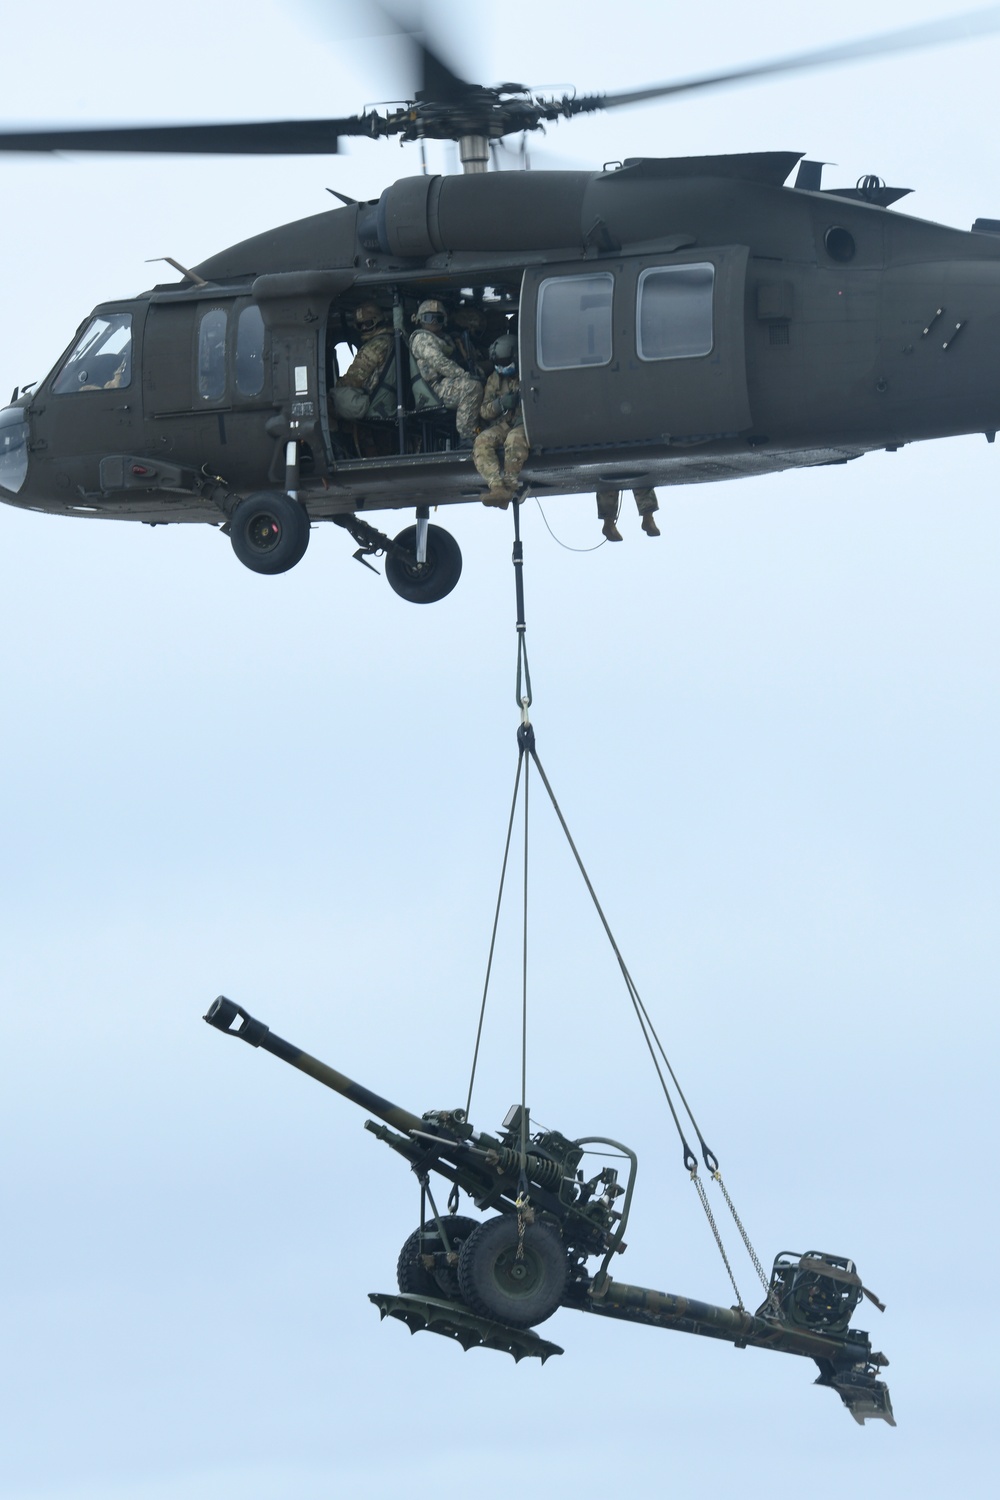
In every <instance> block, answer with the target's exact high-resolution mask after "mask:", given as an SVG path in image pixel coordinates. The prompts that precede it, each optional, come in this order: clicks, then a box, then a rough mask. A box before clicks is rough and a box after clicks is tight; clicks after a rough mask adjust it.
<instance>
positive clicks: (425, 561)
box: [333, 506, 462, 604]
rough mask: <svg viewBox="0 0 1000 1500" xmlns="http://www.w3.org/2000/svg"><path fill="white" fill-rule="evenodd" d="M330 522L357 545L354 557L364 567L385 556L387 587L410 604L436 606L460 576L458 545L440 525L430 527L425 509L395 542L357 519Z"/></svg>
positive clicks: (419, 511)
mask: <svg viewBox="0 0 1000 1500" xmlns="http://www.w3.org/2000/svg"><path fill="white" fill-rule="evenodd" d="M333 520H334V522H335V524H336V525H337V526H342V527H343V528H344V530H345V531H348V532H350V534H351V536H352V537H353V538H354V540H355V541H356V542H357V543H358V550H357V552H355V554H354V556H355V557H356V558H357V560H358V561H359V562H360V563H363V564H364V566H365V567H368V568H370V567H371V563H370V562H368V561H367V559H368V558H369V557H377V556H379V555H380V554H384V555H385V576H386V579H387V580H388V583H389V587H390V588H391V589H392V590H393V592H394V593H397V594H398V595H399V596H400V598H401V599H408V600H409V601H410V603H411V604H436V603H437V601H438V600H439V599H444V598H445V596H446V595H448V594H450V593H451V591H452V589H453V588H454V587H455V585H456V583H457V582H458V580H459V578H460V577H461V576H462V553H461V551H460V549H459V545H458V543H457V542H456V540H455V538H454V537H453V536H452V534H451V532H450V531H445V529H444V527H443V526H432V525H431V524H430V522H429V520H428V519H427V508H426V506H421V507H420V508H419V509H418V511H417V524H416V525H415V526H407V527H406V529H405V530H404V531H401V532H400V533H399V535H398V536H397V537H396V539H395V540H394V541H393V540H390V538H389V537H387V536H386V535H385V533H384V532H382V531H377V530H376V528H375V527H374V526H370V525H369V524H368V522H367V521H362V520H361V519H360V518H359V517H358V516H354V515H351V516H334V517H333Z"/></svg>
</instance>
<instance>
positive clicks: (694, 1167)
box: [449, 500, 774, 1310]
mask: <svg viewBox="0 0 1000 1500" xmlns="http://www.w3.org/2000/svg"><path fill="white" fill-rule="evenodd" d="M513 519H514V547H513V552H512V562H513V565H514V581H515V595H516V604H517V621H516V630H517V681H516V688H515V700H516V702H517V705H518V707H519V709H520V710H521V723H520V725H519V727H518V732H517V743H518V759H517V770H516V773H515V777H514V793H513V797H512V800H511V809H510V815H509V818H508V822H507V835H506V840H505V843H504V853H503V861H502V865H501V871H500V883H499V888H498V891H497V901H496V908H495V911H494V917H493V928H492V932H491V936H490V946H489V954H488V958H487V965H486V976H485V980H484V984H483V996H482V1002H481V1005H480V1011H479V1023H478V1027H477V1031H476V1041H475V1047H474V1051H473V1059H472V1068H471V1073H470V1077H469V1089H468V1096H467V1101H466V1115H467V1116H468V1114H469V1113H470V1111H471V1105H472V1092H473V1087H474V1084H475V1076H476V1069H477V1065H478V1060H479V1051H480V1046H481V1042H482V1034H483V1024H484V1020H485V1015H486V1001H487V998H488V994H489V986H490V979H491V976H492V968H493V958H494V954H495V951H496V938H497V930H498V925H499V920H500V908H501V905H502V902H503V893H504V888H505V882H506V876H507V867H508V863H509V858H510V845H511V838H512V835H513V828H514V817H515V814H516V810H517V798H518V792H519V789H520V785H521V773H522V769H523V771H524V869H523V893H522V953H521V1140H520V1153H519V1154H520V1157H521V1165H522V1183H521V1187H522V1192H521V1194H520V1195H519V1196H520V1197H521V1198H523V1199H524V1200H525V1206H526V1203H527V1199H526V1189H527V1180H526V1177H525V1174H524V1164H525V1160H526V1156H527V1146H528V1141H527V1132H528V1114H527V1103H526V1095H527V1087H526V1085H527V952H528V949H527V933H528V928H527V922H528V775H529V770H530V765H531V762H532V761H534V764H535V767H536V769H537V771H538V774H539V776H540V777H541V780H542V785H543V786H544V787H545V790H546V792H547V793H548V796H549V800H550V802H551V803H552V807H553V809H554V811H555V814H556V817H557V819H558V821H559V825H560V827H561V828H562V831H563V833H564V835H565V837H566V841H567V843H568V844H569V847H570V850H571V852H572V854H573V857H574V859H575V861H576V864H577V868H578V869H579V871H580V874H581V875H582V877H583V880H584V884H585V885H586V887H587V891H588V893H589V895H590V898H591V900H592V901H593V903H594V907H595V909H596V911H597V914H598V916H599V918H600V920H601V924H602V926H603V928H604V931H605V933H606V935H607V938H608V941H609V943H610V945H611V949H612V952H613V953H614V955H615V958H616V960H617V962H618V966H619V969H620V970H621V974H622V977H623V979H624V981H625V986H626V989H627V991H628V995H629V999H630V1000H631V1002H632V1007H633V1010H634V1012H635V1016H636V1019H637V1021H638V1023H639V1029H640V1031H641V1032H642V1036H643V1040H644V1041H645V1043H646V1047H647V1049H648V1051H649V1054H650V1057H651V1059H652V1062H653V1066H654V1068H655V1069H656V1074H657V1077H658V1079H659V1082H660V1087H661V1089H662V1091H663V1095H664V1098H665V1099H666V1102H667V1106H668V1108H669V1110H670V1114H671V1117H672V1119H673V1122H674V1126H675V1128H676V1130H677V1133H678V1136H679V1138H680V1142H681V1147H682V1151H683V1162H684V1167H685V1169H686V1170H687V1172H688V1173H689V1175H690V1178H691V1181H692V1182H693V1184H694V1186H695V1188H696V1190H697V1193H698V1197H699V1200H700V1202H701V1205H702V1208H703V1210H704V1212H705V1216H706V1218H707V1220H708V1224H709V1227H710V1229H711V1231H712V1235H713V1237H714V1239H715V1243H716V1246H717V1248H718V1250H719V1254H720V1256H721V1258H722V1261H723V1264H724V1265H725V1268H726V1271H727V1274H728V1276H729V1280H730V1282H731V1284H732V1287H733V1291H734V1292H735V1294H736V1300H737V1303H738V1305H739V1307H740V1309H741V1310H745V1309H744V1304H743V1299H742V1297H741V1295H740V1291H739V1288H738V1286H737V1283H736V1279H735V1277H734V1275H733V1271H732V1267H731V1265H730V1262H729V1257H728V1255H727V1254H726V1250H725V1247H724V1245H723V1241H722V1236H721V1234H720V1232H719V1228H718V1225H717V1223H716V1220H715V1216H714V1214H713V1213H712V1209H711V1206H710V1204H709V1202H708V1197H707V1194H706V1192H705V1187H704V1183H703V1182H702V1180H701V1177H700V1176H699V1174H698V1161H697V1158H696V1157H695V1155H694V1153H693V1151H692V1150H691V1148H690V1146H689V1145H688V1142H687V1139H686V1137H685V1134H684V1129H683V1126H682V1124H681V1120H680V1118H679V1116H678V1113H677V1110H676V1108H675V1106H674V1101H673V1098H672V1097H671V1092H670V1088H669V1086H668V1084H667V1081H666V1078H665V1077H664V1073H663V1069H662V1068H661V1066H660V1058H662V1060H663V1064H664V1066H665V1067H666V1070H667V1072H668V1073H669V1075H670V1079H671V1081H672V1082H673V1085H674V1087H675V1089H676V1090H677V1094H678V1097H679V1099H680V1101H681V1103H682V1105H683V1108H684V1111H685V1113H686V1114H687V1116H688V1118H689V1120H690V1121H691V1125H692V1127H693V1129H694V1132H695V1135H696V1136H697V1139H698V1145H699V1147H700V1148H701V1153H702V1159H703V1161H704V1164H705V1167H706V1168H707V1169H708V1171H709V1172H710V1173H711V1176H712V1181H713V1182H717V1183H718V1185H719V1188H720V1191H721V1193H722V1196H723V1199H724V1200H725V1203H726V1207H727V1208H728V1209H729V1212H730V1214H731V1215H732V1218H733V1221H734V1223H735V1224H736V1227H737V1230H738V1232H739V1235H740V1238H741V1239H742V1241H743V1244H744V1247H745V1249H746V1251H747V1254H748V1256H749V1258H750V1261H751V1263H752V1265H753V1267H754V1270H755V1271H756V1273H757V1275H758V1277H759V1278H760V1281H761V1284H762V1286H763V1288H764V1291H765V1293H766V1294H767V1296H768V1301H769V1303H770V1305H771V1307H772V1309H774V1301H773V1296H772V1294H771V1292H770V1287H769V1282H768V1279H767V1276H766V1274H765V1272H764V1268H763V1266H762V1265H761V1262H760V1259H759V1257H758V1256H757V1253H756V1251H755V1249H754V1247H753V1244H752V1242H751V1240H750V1237H749V1235H748V1233H747V1230H746V1227H745V1225H744V1224H743V1221H742V1219H741V1218H740V1216H739V1214H738V1212H737V1210H736V1206H735V1204H734V1203H733V1200H732V1198H731V1197H730V1194H729V1192H728V1190H727V1188H726V1185H725V1183H724V1182H723V1179H722V1173H721V1169H720V1167H719V1161H718V1158H717V1157H716V1155H715V1153H714V1152H713V1151H712V1150H711V1149H710V1148H709V1146H708V1145H707V1144H706V1142H705V1138H704V1135H703V1134H702V1131H701V1129H700V1127H699V1125H698V1122H697V1120H696V1119H695V1117H694V1113H693V1111H692V1109H691V1106H690V1104H689V1103H688V1101H687V1098H686V1096H685V1094H684V1091H683V1089H682V1088H681V1086H680V1083H679V1081H678V1078H677V1075H676V1073H675V1072H674V1069H673V1066H672V1064H671V1062H670V1059H669V1057H668V1056H667V1053H666V1050H665V1048H664V1046H663V1043H662V1042H661V1040H660V1037H659V1035H658V1033H657V1031H656V1028H655V1027H654V1025H653V1022H652V1019H651V1017H650V1015H649V1012H648V1011H647V1009H646V1006H645V1003H644V1002H643V1000H642V997H641V996H640V994H639V991H638V989H637V987H636V985H635V981H634V980H633V979H632V976H631V974H630V973H629V970H628V966H627V965H626V963H625V959H624V957H623V955H622V953H621V950H620V948H619V947H618V944H617V942H616V940H615V937H614V934H613V933H612V931H611V927H610V924H609V923H608V920H607V917H606V916H605V914H604V910H603V908H602V907H601V904H600V901H599V900H598V897H597V893H596V891H595V890H594V887H593V884H592V882H591V880H590V877H589V875H588V873H587V870H586V868H585V866H584V864H583V860H582V859H581V857H580V853H579V850H578V849H577V847H576V844H575V843H574V841H573V837H572V835H571V833H570V831H569V828H568V826H567V823H566V820H565V818H564V817H563V814H562V809H561V808H560V806H559V803H558V801H557V799H556V796H555V793H554V792H553V790H552V786H551V783H550V782H549V779H548V777H547V776H546V774H545V770H544V768H543V766H542V763H541V761H540V760H539V757H538V752H537V748H536V745H535V733H534V728H533V726H532V724H531V720H530V716H529V712H528V710H529V708H530V706H531V703H532V691H531V673H530V668H529V664H528V651H527V641H526V632H527V625H526V622H525V617H524V578H523V567H524V549H523V546H522V543H521V533H520V502H519V501H517V500H515V501H514V504H513ZM657 1052H659V1058H658V1057H657ZM457 1196H458V1195H457V1190H456V1191H453V1193H452V1197H451V1201H450V1203H449V1207H450V1208H451V1211H452V1212H455V1207H452V1203H454V1204H455V1205H456V1206H457ZM518 1224H519V1228H521V1229H522V1233H523V1218H522V1215H521V1213H520V1204H519V1213H518Z"/></svg>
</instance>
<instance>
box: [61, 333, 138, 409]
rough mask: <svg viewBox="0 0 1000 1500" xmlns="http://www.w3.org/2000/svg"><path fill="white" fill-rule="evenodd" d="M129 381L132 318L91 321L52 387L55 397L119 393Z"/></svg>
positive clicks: (130, 379) (130, 375) (130, 374)
mask: <svg viewBox="0 0 1000 1500" xmlns="http://www.w3.org/2000/svg"><path fill="white" fill-rule="evenodd" d="M131 381H132V315H131V313H103V314H102V315H101V316H100V317H99V318H92V319H91V321H90V323H89V324H88V325H87V328H86V329H85V331H84V333H83V334H82V336H81V337H80V338H79V339H77V341H76V344H75V345H74V347H73V350H72V353H71V354H70V355H69V357H68V359H66V360H65V361H64V363H63V365H62V368H61V369H60V371H59V373H58V375H57V376H56V378H55V380H54V381H53V383H52V392H53V395H56V396H65V395H68V394H69V393H70V392H71V391H120V390H124V388H125V387H126V386H127V385H130V384H131Z"/></svg>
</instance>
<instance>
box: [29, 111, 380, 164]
mask: <svg viewBox="0 0 1000 1500" xmlns="http://www.w3.org/2000/svg"><path fill="white" fill-rule="evenodd" d="M378 120H379V117H378V116H377V115H355V116H354V117H353V118H350V119H346V120H273V121H269V122H261V123H247V124H220V125H115V126H107V127H106V128H102V129H99V130H29V131H15V132H8V133H4V134H0V151H127V152H165V153H166V152H171V153H172V152H181V153H186V154H195V153H196V154H199V155H216V156H327V155H330V154H331V153H332V152H335V151H336V150H337V149H338V147H337V139H338V137H339V136H345V135H378V134H379V131H378V128H377V125H378Z"/></svg>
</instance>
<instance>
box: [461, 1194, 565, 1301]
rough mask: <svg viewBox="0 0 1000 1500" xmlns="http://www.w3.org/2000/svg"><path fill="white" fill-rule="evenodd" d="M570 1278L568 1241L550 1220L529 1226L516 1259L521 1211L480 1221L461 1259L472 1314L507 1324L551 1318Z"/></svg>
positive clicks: (465, 1288)
mask: <svg viewBox="0 0 1000 1500" xmlns="http://www.w3.org/2000/svg"><path fill="white" fill-rule="evenodd" d="M568 1278H569V1262H568V1261H567V1259H566V1251H565V1248H564V1246H563V1242H562V1240H561V1239H560V1238H559V1235H558V1233H557V1232H556V1230H554V1229H552V1228H551V1227H550V1226H549V1225H548V1224H526V1225H525V1227H524V1254H523V1257H522V1258H521V1260H518V1259H517V1215H516V1214H501V1215H500V1217H499V1218H497V1219H487V1220H486V1223H485V1224H480V1225H479V1227H478V1228H477V1230H476V1232H475V1233H474V1234H472V1235H470V1236H469V1238H468V1239H467V1240H466V1242H465V1245H464V1247H463V1249H462V1252H461V1254H460V1256H459V1258H458V1284H459V1287H460V1289H461V1292H462V1296H463V1298H464V1299H465V1301H466V1302H467V1303H468V1305H469V1306H470V1307H471V1308H472V1310H473V1312H477V1313H479V1314H480V1316H482V1317H484V1318H493V1319H494V1320H495V1321H496V1322H498V1323H506V1325H507V1327H508V1328H533V1327H534V1325H535V1324H536V1323H544V1322H545V1319H546V1318H551V1316H552V1314H553V1313H554V1312H555V1310H556V1308H557V1307H558V1306H559V1304H560V1303H561V1302H562V1299H563V1296H564V1294H565V1291H566V1283H567V1280H568Z"/></svg>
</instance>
